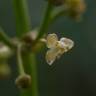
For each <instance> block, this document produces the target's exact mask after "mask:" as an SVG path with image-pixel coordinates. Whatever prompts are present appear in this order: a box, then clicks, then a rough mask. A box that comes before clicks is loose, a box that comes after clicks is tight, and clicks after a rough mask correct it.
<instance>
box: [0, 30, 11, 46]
mask: <svg viewBox="0 0 96 96" xmlns="http://www.w3.org/2000/svg"><path fill="white" fill-rule="evenodd" d="M0 40H1V41H3V42H4V43H5V44H6V45H8V46H9V47H13V44H12V42H11V40H10V38H9V37H8V36H7V35H6V34H5V33H4V31H3V30H2V28H0Z"/></svg>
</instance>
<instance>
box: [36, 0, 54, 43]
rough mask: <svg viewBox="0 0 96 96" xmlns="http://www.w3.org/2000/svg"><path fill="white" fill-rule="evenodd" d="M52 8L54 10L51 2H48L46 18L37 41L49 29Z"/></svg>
mask: <svg viewBox="0 0 96 96" xmlns="http://www.w3.org/2000/svg"><path fill="white" fill-rule="evenodd" d="M52 10H53V5H52V4H51V3H50V2H48V5H47V9H46V11H45V16H44V20H43V22H42V24H41V26H40V29H39V35H38V37H37V40H36V41H38V40H39V39H40V38H41V37H42V36H43V35H44V34H45V33H46V32H47V31H48V26H49V22H50V19H51V13H52Z"/></svg>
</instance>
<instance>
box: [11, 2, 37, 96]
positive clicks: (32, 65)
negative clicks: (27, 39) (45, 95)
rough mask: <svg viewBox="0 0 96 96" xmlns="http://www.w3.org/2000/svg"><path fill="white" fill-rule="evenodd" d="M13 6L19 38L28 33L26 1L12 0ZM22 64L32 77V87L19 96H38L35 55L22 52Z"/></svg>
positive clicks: (28, 23)
mask: <svg viewBox="0 0 96 96" xmlns="http://www.w3.org/2000/svg"><path fill="white" fill-rule="evenodd" d="M13 1H14V2H13V5H14V9H15V15H16V25H17V32H16V33H17V36H18V37H21V36H22V35H23V34H25V33H26V32H29V31H30V29H31V27H30V25H31V24H30V22H29V21H30V18H29V14H28V8H27V0H13ZM22 59H23V64H24V68H25V72H26V73H28V74H29V75H31V77H32V86H31V88H30V89H26V90H22V91H21V96H38V86H37V68H36V60H35V55H33V54H32V53H29V52H24V53H23V55H22Z"/></svg>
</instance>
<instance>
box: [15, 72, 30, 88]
mask: <svg viewBox="0 0 96 96" xmlns="http://www.w3.org/2000/svg"><path fill="white" fill-rule="evenodd" d="M15 83H16V85H17V87H18V88H20V89H26V88H29V87H30V86H31V76H30V75H27V74H25V75H20V76H19V77H17V79H16V81H15Z"/></svg>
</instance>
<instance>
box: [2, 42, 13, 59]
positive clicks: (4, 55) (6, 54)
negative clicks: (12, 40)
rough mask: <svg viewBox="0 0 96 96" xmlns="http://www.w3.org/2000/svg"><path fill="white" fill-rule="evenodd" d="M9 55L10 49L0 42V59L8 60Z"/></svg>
mask: <svg viewBox="0 0 96 96" xmlns="http://www.w3.org/2000/svg"><path fill="white" fill-rule="evenodd" d="M11 54H12V52H11V49H10V48H9V47H8V46H7V45H5V44H4V43H2V42H0V59H8V58H9V57H10V56H11Z"/></svg>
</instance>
